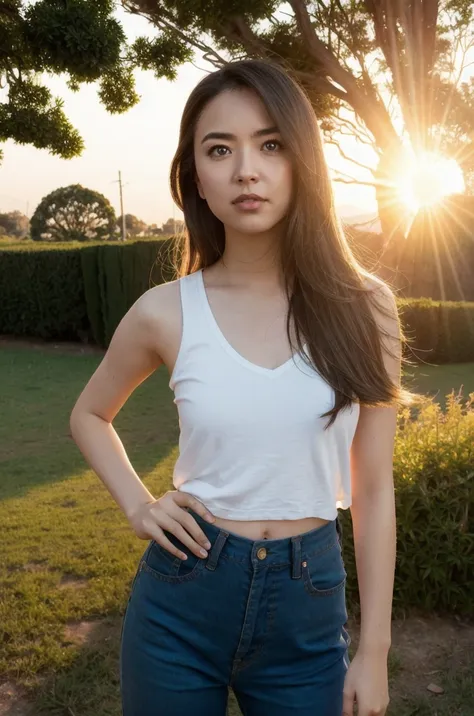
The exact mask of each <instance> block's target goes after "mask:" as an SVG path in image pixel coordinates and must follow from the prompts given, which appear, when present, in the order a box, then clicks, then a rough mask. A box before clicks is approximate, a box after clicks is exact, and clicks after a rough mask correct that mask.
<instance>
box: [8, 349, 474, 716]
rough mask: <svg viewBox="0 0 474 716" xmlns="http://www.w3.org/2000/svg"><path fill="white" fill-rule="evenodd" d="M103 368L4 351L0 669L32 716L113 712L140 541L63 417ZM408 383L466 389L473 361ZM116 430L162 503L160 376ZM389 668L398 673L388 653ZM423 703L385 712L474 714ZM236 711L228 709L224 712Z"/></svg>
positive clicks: (403, 715) (36, 352)
mask: <svg viewBox="0 0 474 716" xmlns="http://www.w3.org/2000/svg"><path fill="white" fill-rule="evenodd" d="M99 361H100V356H97V355H95V356H94V355H75V354H65V353H62V352H61V349H60V348H58V349H54V347H53V346H51V347H44V348H43V347H42V348H33V347H31V348H27V347H25V348H20V347H7V346H5V345H4V346H2V347H1V348H0V375H1V376H2V391H1V394H0V410H1V416H2V419H1V421H0V498H1V500H0V524H1V525H2V528H3V529H2V560H1V563H0V582H1V596H0V625H1V627H0V673H1V674H3V675H5V678H6V679H8V680H9V682H10V683H12V684H15V685H16V688H17V689H18V699H19V702H21V694H23V693H24V694H25V697H28V698H29V699H30V701H31V702H32V703H33V704H34V706H33V710H32V713H34V715H35V716H42V715H43V714H48V715H49V716H60V715H61V716H62V715H65V716H66V715H67V716H119V714H120V713H121V711H120V701H119V689H118V646H119V637H120V627H121V618H122V614H123V609H124V606H125V603H126V600H127V596H128V592H129V588H130V582H131V579H132V576H133V574H134V571H135V569H136V566H137V563H138V559H139V557H140V555H141V553H142V552H143V550H144V548H145V546H146V542H144V541H142V540H138V539H137V538H136V537H135V536H134V535H133V534H132V532H131V529H130V527H129V526H128V523H127V522H126V520H125V517H124V516H123V515H122V513H121V512H120V510H119V509H118V508H117V506H116V504H115V503H114V501H113V500H112V498H111V497H110V495H109V493H108V492H107V490H106V489H105V488H104V486H103V485H102V483H101V482H100V480H99V479H98V478H97V477H96V476H95V475H94V473H93V472H92V471H91V470H89V469H88V468H87V465H86V464H85V462H84V460H83V458H82V455H81V454H80V452H79V450H78V448H77V447H76V445H75V444H74V442H73V441H72V440H71V438H70V436H69V414H70V411H71V409H72V406H73V404H74V402H75V400H76V398H77V396H78V395H79V393H80V391H81V390H82V388H83V386H84V385H85V383H86V382H87V380H88V378H89V377H90V375H91V374H92V372H93V371H94V369H95V367H96V366H97V365H98V363H99ZM410 372H411V371H410ZM410 381H412V382H413V383H412V384H413V385H414V386H415V385H416V386H417V387H418V388H419V389H421V390H423V391H433V390H437V389H438V388H441V393H442V394H444V393H446V392H449V390H450V389H451V388H455V389H458V388H459V386H460V385H461V384H463V385H464V386H465V389H466V391H474V365H473V364H470V365H465V366H449V367H440V368H429V369H428V368H427V367H423V368H422V369H417V370H416V371H414V377H413V378H411V379H410ZM115 427H116V428H117V431H118V433H119V435H120V437H121V438H122V441H123V443H124V445H125V448H126V450H127V452H128V454H129V456H130V459H131V461H132V464H133V465H134V467H135V468H136V470H137V472H138V474H139V475H140V477H141V478H142V479H143V480H144V482H145V483H146V484H147V486H148V488H149V489H150V491H151V492H152V493H153V494H154V495H155V496H156V497H158V496H159V495H160V494H162V492H164V491H165V490H167V489H169V488H170V487H171V486H172V485H171V475H172V469H173V465H174V461H175V459H176V456H177V438H178V425H177V416H176V409H175V406H174V404H173V394H172V392H171V391H170V390H169V388H168V376H167V374H166V371H165V369H164V368H160V370H158V371H157V372H156V373H155V374H154V375H153V376H151V377H150V378H149V379H148V380H147V381H146V382H145V383H144V384H142V385H141V386H140V387H139V388H138V389H137V391H136V392H135V393H134V394H133V395H132V397H131V398H130V399H129V401H128V402H127V404H126V405H125V406H124V408H123V409H122V411H121V412H120V414H119V415H118V416H117V419H116V421H115ZM390 668H391V673H392V675H396V673H398V671H399V659H398V657H397V655H396V654H393V655H391V661H390ZM453 678H458V680H459V675H457V676H456V675H455V677H453ZM473 680H474V674H473V673H470V674H468V675H467V676H465V677H463V678H462V679H461V682H460V684H458V685H457V686H456V689H455V692H456V698H457V699H458V700H459V699H461V701H459V704H460V708H461V709H462V708H463V703H464V696H462V694H463V693H464V692H463V689H464V691H465V694H466V699H467V694H468V691H469V693H470V694H471V693H472V684H473ZM0 683H1V681H0ZM460 694H461V696H460ZM422 702H423V700H422V699H421V700H420V701H419V702H418V701H416V703H415V701H413V702H410V703H408V704H405V705H404V706H402V705H399V706H397V708H396V710H393V711H392V710H390V712H389V714H390V716H410V715H411V714H415V713H416V714H419V715H421V716H424V714H428V713H430V714H435V716H436V715H438V716H448V715H449V716H452V714H459V715H461V714H463V716H464V715H465V716H469V714H470V716H472V714H473V713H474V709H473V711H471V712H469V711H467V710H465V711H462V710H458V708H457V706H456V708H455V703H454V701H450V702H449V703H448V702H446V703H445V706H446V708H444V706H443V705H442V703H441V702H439V706H438V702H437V705H436V710H433V707H432V705H431V704H432V702H431V701H427V702H426V704H425V705H423V704H424V702H423V703H422ZM456 703H457V702H456ZM405 706H406V710H405ZM443 709H444V710H443ZM5 713H6V712H5ZM15 713H20V712H15ZM23 713H24V714H26V713H27V709H26V708H25V710H24V712H22V716H23ZM238 713H239V712H238V710H237V708H236V706H235V703H234V702H233V701H232V702H231V706H230V711H229V714H232V716H236V715H237V714H238ZM170 716H171V714H170ZM315 716H316V715H315Z"/></svg>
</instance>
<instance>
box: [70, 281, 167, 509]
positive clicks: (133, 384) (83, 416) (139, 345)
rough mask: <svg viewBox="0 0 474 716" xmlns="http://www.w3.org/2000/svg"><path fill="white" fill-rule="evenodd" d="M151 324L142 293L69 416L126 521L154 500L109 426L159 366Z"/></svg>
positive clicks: (81, 446) (75, 436) (148, 300)
mask: <svg viewBox="0 0 474 716" xmlns="http://www.w3.org/2000/svg"><path fill="white" fill-rule="evenodd" d="M155 323H156V319H155V318H154V316H153V314H152V309H151V293H150V292H148V293H146V294H143V296H141V297H140V298H139V299H138V300H137V301H136V302H135V304H134V305H133V306H132V307H131V308H130V310H129V311H128V313H127V314H126V315H125V316H124V317H123V318H122V320H121V322H120V324H119V325H118V327H117V329H116V331H115V333H114V335H113V338H112V340H111V342H110V345H109V348H108V350H107V353H106V354H105V356H104V358H103V360H102V362H101V363H100V365H99V367H98V368H97V370H96V371H95V373H94V374H93V375H92V377H91V379H90V380H89V382H88V383H87V385H86V386H85V388H84V390H83V391H82V393H81V395H80V396H79V398H78V400H77V402H76V404H75V405H74V408H73V410H72V413H71V417H70V428H71V434H72V437H73V439H74V441H75V442H76V444H77V446H78V447H79V449H80V450H81V452H82V454H83V455H84V457H85V459H86V461H87V462H88V463H89V465H90V466H91V467H92V469H93V470H94V472H96V474H97V475H98V476H99V477H100V478H101V480H102V481H103V483H104V485H105V486H106V487H107V489H108V490H109V492H110V493H111V495H112V496H113V498H114V499H115V501H116V502H117V503H118V505H119V506H120V508H121V509H122V511H123V512H124V514H125V515H126V516H127V517H128V518H130V516H131V515H132V514H133V513H134V512H135V511H136V510H137V508H138V507H139V506H140V505H142V504H144V503H146V502H150V501H152V500H153V499H154V498H153V495H151V493H150V492H149V491H148V490H147V488H146V487H145V485H144V484H143V483H142V482H141V480H140V478H139V477H138V475H137V473H136V472H135V470H134V469H133V467H132V465H131V464H130V461H129V459H128V457H127V454H126V452H125V449H124V446H123V444H122V442H121V440H120V438H119V436H118V435H117V432H116V431H115V429H114V427H113V426H112V421H113V420H114V418H115V416H116V415H117V413H118V412H119V411H120V409H121V408H122V406H123V405H124V403H125V402H126V400H127V399H128V398H129V396H130V395H131V393H132V392H133V391H134V390H135V388H137V387H138V386H139V385H140V384H141V383H142V382H143V381H144V380H145V379H146V378H147V377H148V376H149V375H151V373H153V372H154V371H155V370H156V369H157V368H158V367H159V366H160V365H161V364H162V363H163V361H162V359H161V358H160V356H159V355H158V354H157V353H156V350H155V349H154V347H153V346H152V345H151V343H150V334H151V328H152V326H153V325H154V324H155Z"/></svg>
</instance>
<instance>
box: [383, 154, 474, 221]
mask: <svg viewBox="0 0 474 716" xmlns="http://www.w3.org/2000/svg"><path fill="white" fill-rule="evenodd" d="M396 186H397V189H398V193H399V197H400V200H401V201H402V202H403V204H405V206H406V207H407V208H408V209H409V211H410V212H413V213H417V212H418V211H419V210H420V209H422V208H427V207H430V206H435V205H436V204H438V203H439V202H440V201H442V200H443V199H444V198H445V197H447V196H449V195H451V194H462V193H463V192H464V190H465V184H464V176H463V173H462V169H461V167H460V166H459V164H458V163H457V162H456V160H455V159H448V158H447V157H443V156H442V155H440V154H435V153H434V152H426V153H424V154H420V155H416V156H413V157H411V158H409V159H408V161H407V162H406V163H405V166H404V167H403V168H401V169H400V171H399V173H398V176H397V178H396Z"/></svg>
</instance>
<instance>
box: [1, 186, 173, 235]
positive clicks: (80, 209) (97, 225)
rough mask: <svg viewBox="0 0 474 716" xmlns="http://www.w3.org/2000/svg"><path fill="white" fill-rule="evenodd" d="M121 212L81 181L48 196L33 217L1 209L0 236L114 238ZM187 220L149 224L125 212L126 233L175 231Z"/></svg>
mask: <svg viewBox="0 0 474 716" xmlns="http://www.w3.org/2000/svg"><path fill="white" fill-rule="evenodd" d="M121 227H122V216H121V215H120V216H119V217H116V215H115V211H114V208H113V206H112V205H111V203H110V201H109V200H108V199H107V198H106V197H105V196H104V195H103V194H100V193H99V192H97V191H94V190H92V189H87V188H86V187H83V186H81V185H80V184H72V185H71V186H67V187H61V188H59V189H56V190H55V191H52V192H51V193H50V194H48V195H47V196H45V197H44V198H43V199H42V200H41V202H40V203H39V205H38V207H37V208H36V210H35V212H34V214H33V216H32V217H31V220H29V219H28V217H27V216H25V214H22V213H21V212H20V211H11V212H7V213H3V214H2V213H0V236H1V235H3V236H5V237H9V238H13V239H26V238H27V237H29V238H31V239H32V240H33V241H49V242H57V241H61V242H65V241H66V242H67V241H100V240H103V241H111V240H117V239H118V238H120V235H121ZM183 229H184V222H183V221H181V220H179V219H177V220H174V219H172V218H171V219H168V220H167V221H166V222H165V223H164V224H162V226H161V227H158V225H157V224H150V225H148V224H147V223H146V222H145V221H142V220H141V219H139V218H138V217H137V216H135V215H134V214H125V231H126V235H127V236H130V237H136V236H139V235H140V234H141V235H144V234H147V235H167V234H174V233H178V232H180V231H182V230H183Z"/></svg>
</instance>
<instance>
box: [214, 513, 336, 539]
mask: <svg viewBox="0 0 474 716" xmlns="http://www.w3.org/2000/svg"><path fill="white" fill-rule="evenodd" d="M328 522H329V520H324V519H322V518H320V517H304V518H303V519H300V520H227V519H223V518H221V517H216V521H215V522H214V523H213V524H214V525H215V526H216V527H220V528H221V529H223V530H225V531H226V532H233V533H234V534H237V535H240V536H241V537H247V539H251V540H262V539H284V538H286V537H294V536H295V535H298V534H303V533H304V532H310V531H311V530H314V529H317V528H319V527H322V526H323V525H325V524H327V523H328Z"/></svg>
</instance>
